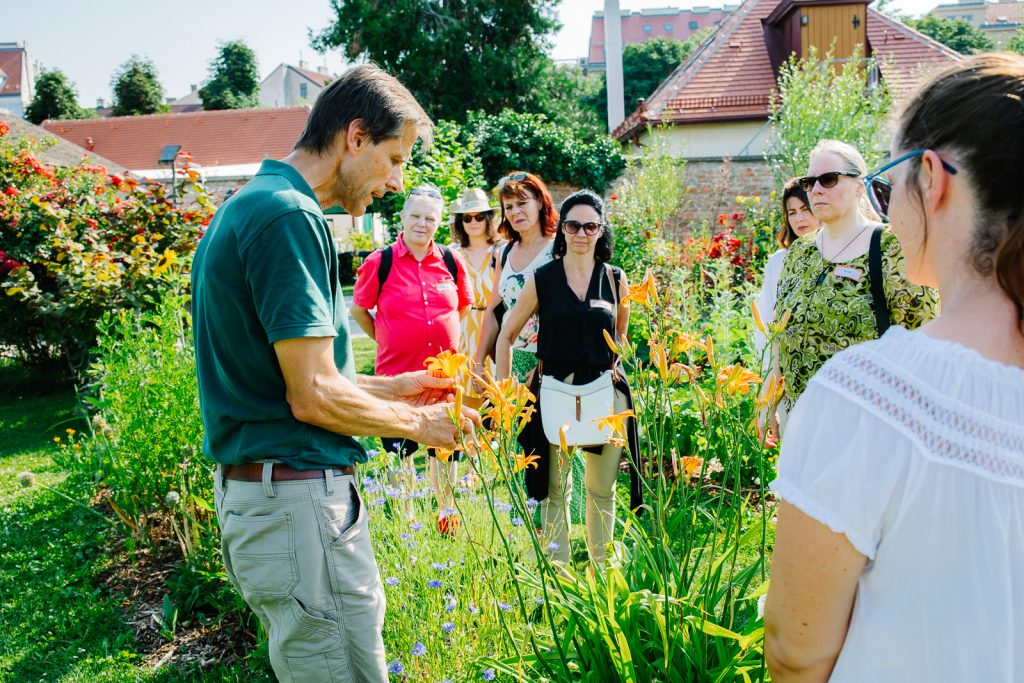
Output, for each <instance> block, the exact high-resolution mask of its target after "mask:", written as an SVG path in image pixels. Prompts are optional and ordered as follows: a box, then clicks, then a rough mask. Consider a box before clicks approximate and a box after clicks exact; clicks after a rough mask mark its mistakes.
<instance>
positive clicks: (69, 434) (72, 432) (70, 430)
mask: <svg viewBox="0 0 1024 683" xmlns="http://www.w3.org/2000/svg"><path fill="white" fill-rule="evenodd" d="M64 431H65V432H67V433H68V436H74V435H75V430H74V429H65V430H64Z"/></svg>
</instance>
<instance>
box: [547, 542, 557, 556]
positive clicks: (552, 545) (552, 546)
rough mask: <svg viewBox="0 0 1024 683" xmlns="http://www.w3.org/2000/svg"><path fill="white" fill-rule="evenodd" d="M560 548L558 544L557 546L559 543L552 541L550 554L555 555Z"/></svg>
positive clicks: (549, 544) (549, 549)
mask: <svg viewBox="0 0 1024 683" xmlns="http://www.w3.org/2000/svg"><path fill="white" fill-rule="evenodd" d="M558 547H559V546H558V544H557V543H555V542H554V541H551V543H548V552H549V553H553V552H555V551H556V550H558Z"/></svg>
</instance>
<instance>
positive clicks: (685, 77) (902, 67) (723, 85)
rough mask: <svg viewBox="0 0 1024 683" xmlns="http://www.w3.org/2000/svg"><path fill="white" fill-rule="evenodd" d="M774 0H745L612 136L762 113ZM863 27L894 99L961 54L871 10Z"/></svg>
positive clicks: (771, 79)
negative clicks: (767, 23)
mask: <svg viewBox="0 0 1024 683" xmlns="http://www.w3.org/2000/svg"><path fill="white" fill-rule="evenodd" d="M780 2H781V0H747V1H746V2H744V3H743V5H741V6H740V7H739V9H737V10H736V11H735V12H733V13H732V14H731V15H730V16H729V18H728V19H726V20H725V21H724V22H722V25H721V26H720V27H719V28H718V30H717V31H715V32H714V33H713V34H711V36H709V37H708V39H707V40H706V41H705V42H704V43H703V44H702V45H701V47H700V48H698V49H697V51H696V52H695V53H694V54H693V55H692V56H691V57H690V59H689V60H688V61H687V62H685V63H683V64H681V65H680V66H679V68H677V69H676V70H675V71H674V72H673V73H672V75H671V76H669V77H668V78H667V79H665V81H664V82H663V83H662V84H661V85H660V86H658V89H657V90H655V91H654V93H653V94H652V95H651V97H650V98H649V99H648V100H647V101H646V102H645V103H644V106H643V108H642V109H637V110H636V111H635V112H633V113H632V114H631V115H630V116H629V117H628V118H627V119H626V120H625V121H623V122H622V123H621V124H620V125H619V127H618V128H616V129H615V131H614V132H613V133H612V134H613V135H614V136H615V137H617V138H619V139H620V140H625V139H626V138H628V137H629V136H630V135H632V134H633V133H635V132H637V131H638V130H641V129H643V128H645V127H646V126H647V125H648V124H649V123H654V124H656V123H659V122H662V121H665V122H667V123H672V124H676V125H679V124H686V123H702V122H712V121H729V120H744V119H756V120H763V119H766V118H767V117H768V105H769V102H770V99H771V95H772V91H773V90H774V88H775V74H774V72H773V70H772V64H771V60H770V59H769V56H768V48H767V46H766V45H765V39H764V29H763V27H762V20H763V19H766V18H767V17H768V15H770V14H771V13H772V11H773V10H775V8H776V7H777V6H778V5H779V4H780ZM866 29H867V36H868V43H869V48H870V49H871V50H874V53H875V54H876V55H877V56H879V57H881V58H885V57H890V58H891V60H888V61H885V60H884V59H883V63H882V67H881V70H882V78H883V79H884V80H885V81H886V83H887V84H889V85H890V87H891V88H892V89H893V91H894V94H895V96H896V97H899V96H900V95H901V94H905V93H906V92H907V91H908V90H909V89H910V88H911V87H912V86H913V84H914V82H915V81H916V78H917V77H918V75H919V73H920V71H921V70H922V68H923V69H928V68H934V67H935V66H937V65H943V66H944V65H947V64H949V63H950V62H951V61H952V60H956V59H959V55H958V54H957V53H956V52H953V51H952V50H950V49H949V48H947V47H945V46H943V45H940V44H939V43H937V42H935V41H934V40H931V39H930V38H926V37H925V36H923V35H921V34H920V33H918V32H916V31H914V30H912V29H910V28H908V27H906V26H904V25H903V24H900V23H899V22H897V21H895V20H893V19H891V18H889V17H887V16H885V15H883V14H881V13H879V12H876V11H875V10H873V9H870V8H869V9H868V12H867V26H866ZM919 65H923V66H919Z"/></svg>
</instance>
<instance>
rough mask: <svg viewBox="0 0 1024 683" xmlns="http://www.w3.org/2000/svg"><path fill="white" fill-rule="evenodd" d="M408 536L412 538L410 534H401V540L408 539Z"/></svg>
mask: <svg viewBox="0 0 1024 683" xmlns="http://www.w3.org/2000/svg"><path fill="white" fill-rule="evenodd" d="M410 538H412V534H402V540H403V541H408V540H409V539H410Z"/></svg>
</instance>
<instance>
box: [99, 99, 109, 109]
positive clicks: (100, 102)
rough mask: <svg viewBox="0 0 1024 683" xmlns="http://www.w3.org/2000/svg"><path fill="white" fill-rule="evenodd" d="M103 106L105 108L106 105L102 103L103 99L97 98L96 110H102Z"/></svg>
mask: <svg viewBox="0 0 1024 683" xmlns="http://www.w3.org/2000/svg"><path fill="white" fill-rule="evenodd" d="M105 106H107V103H106V102H104V101H103V98H102V97H97V98H96V108H97V109H103V107H105Z"/></svg>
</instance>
